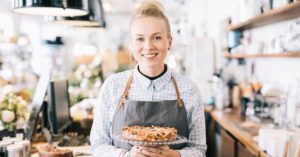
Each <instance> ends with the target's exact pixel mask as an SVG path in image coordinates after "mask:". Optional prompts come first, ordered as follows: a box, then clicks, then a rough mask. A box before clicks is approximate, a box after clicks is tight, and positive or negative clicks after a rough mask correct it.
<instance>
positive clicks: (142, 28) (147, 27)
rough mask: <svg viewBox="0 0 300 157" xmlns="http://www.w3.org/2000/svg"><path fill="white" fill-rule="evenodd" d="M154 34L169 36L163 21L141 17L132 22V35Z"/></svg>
mask: <svg viewBox="0 0 300 157" xmlns="http://www.w3.org/2000/svg"><path fill="white" fill-rule="evenodd" d="M154 33H162V34H167V24H166V23H165V21H164V20H163V19H160V18H155V17H139V18H136V19H134V20H133V21H132V25H131V34H132V35H133V36H135V35H152V34H154Z"/></svg>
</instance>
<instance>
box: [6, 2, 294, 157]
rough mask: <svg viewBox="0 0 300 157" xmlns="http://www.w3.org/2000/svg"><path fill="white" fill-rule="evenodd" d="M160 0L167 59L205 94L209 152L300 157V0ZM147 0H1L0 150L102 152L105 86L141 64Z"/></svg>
mask: <svg viewBox="0 0 300 157" xmlns="http://www.w3.org/2000/svg"><path fill="white" fill-rule="evenodd" d="M159 1H160V2H161V3H162V5H163V7H164V10H165V13H166V14H167V16H168V17H169V21H170V25H171V32H172V37H173V45H172V47H171V50H170V52H169V54H168V56H167V58H166V61H165V62H166V64H167V65H168V67H169V68H170V69H172V70H173V71H175V72H177V73H180V74H183V75H184V76H186V77H188V78H189V79H191V80H193V81H194V82H195V83H196V84H197V86H198V88H199V90H200V92H201V96H202V102H203V104H199V105H204V113H205V123H206V142H207V151H206V156H207V157H300V72H299V71H300V1H299V0H225V1H218V0H210V1H208V0H159ZM140 2H142V0H128V1H123V0H66V1H64V0H56V1H55V2H54V0H39V1H35V0H26V1H24V0H23V1H22V0H1V1H0V130H1V131H0V140H1V142H0V156H5V155H7V156H10V155H11V156H13V157H17V156H18V157H29V156H32V157H35V156H39V155H38V151H39V150H38V148H39V147H42V146H44V145H46V144H48V145H53V146H58V147H59V148H61V149H62V150H64V149H70V150H72V151H73V156H92V155H91V152H90V148H89V144H90V143H89V134H90V130H91V126H92V122H93V105H94V104H95V101H97V96H98V94H99V90H100V88H101V85H102V84H103V82H104V81H105V79H106V78H108V77H109V76H110V75H112V74H114V73H117V72H121V71H124V70H128V69H131V68H133V67H134V66H135V65H134V63H133V62H132V60H131V56H130V48H129V46H128V45H129V42H130V33H129V25H130V19H131V14H132V12H133V10H134V8H135V7H137V6H138V5H139V3H140ZM54 4H55V5H54ZM83 4H85V6H84V5H83ZM83 6H84V7H83ZM87 6H88V7H87ZM63 7H64V9H62V8H63ZM100 156H101V155H100Z"/></svg>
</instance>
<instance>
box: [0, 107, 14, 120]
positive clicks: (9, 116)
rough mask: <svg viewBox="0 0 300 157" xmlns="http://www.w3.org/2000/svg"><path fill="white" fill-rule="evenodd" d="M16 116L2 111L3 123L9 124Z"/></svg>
mask: <svg viewBox="0 0 300 157" xmlns="http://www.w3.org/2000/svg"><path fill="white" fill-rule="evenodd" d="M15 117H16V115H15V113H14V112H12V111H9V110H4V111H2V117H1V118H2V120H3V122H6V123H10V122H12V121H13V120H14V119H15Z"/></svg>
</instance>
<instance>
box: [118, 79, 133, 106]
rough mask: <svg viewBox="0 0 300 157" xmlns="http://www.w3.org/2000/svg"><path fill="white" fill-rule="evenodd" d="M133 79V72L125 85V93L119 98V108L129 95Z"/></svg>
mask: <svg viewBox="0 0 300 157" xmlns="http://www.w3.org/2000/svg"><path fill="white" fill-rule="evenodd" d="M132 79H133V74H132V73H131V74H130V76H129V79H128V81H127V83H126V86H125V89H124V91H123V94H122V96H121V98H120V100H119V104H118V109H119V108H120V107H121V106H122V105H123V104H124V101H125V100H126V99H127V95H128V91H129V88H130V85H131V82H132Z"/></svg>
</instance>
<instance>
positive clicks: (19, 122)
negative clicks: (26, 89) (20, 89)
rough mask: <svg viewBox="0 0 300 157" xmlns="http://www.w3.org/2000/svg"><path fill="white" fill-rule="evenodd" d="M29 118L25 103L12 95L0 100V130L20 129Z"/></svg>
mask: <svg viewBox="0 0 300 157" xmlns="http://www.w3.org/2000/svg"><path fill="white" fill-rule="evenodd" d="M28 118H29V113H28V110H27V102H26V101H25V100H24V99H23V98H22V97H20V96H17V95H15V94H13V93H8V94H6V95H5V96H4V97H3V98H1V99H0V130H4V129H6V130H10V131H11V130H14V129H17V128H22V127H23V126H24V125H25V124H26V122H27V120H28Z"/></svg>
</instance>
